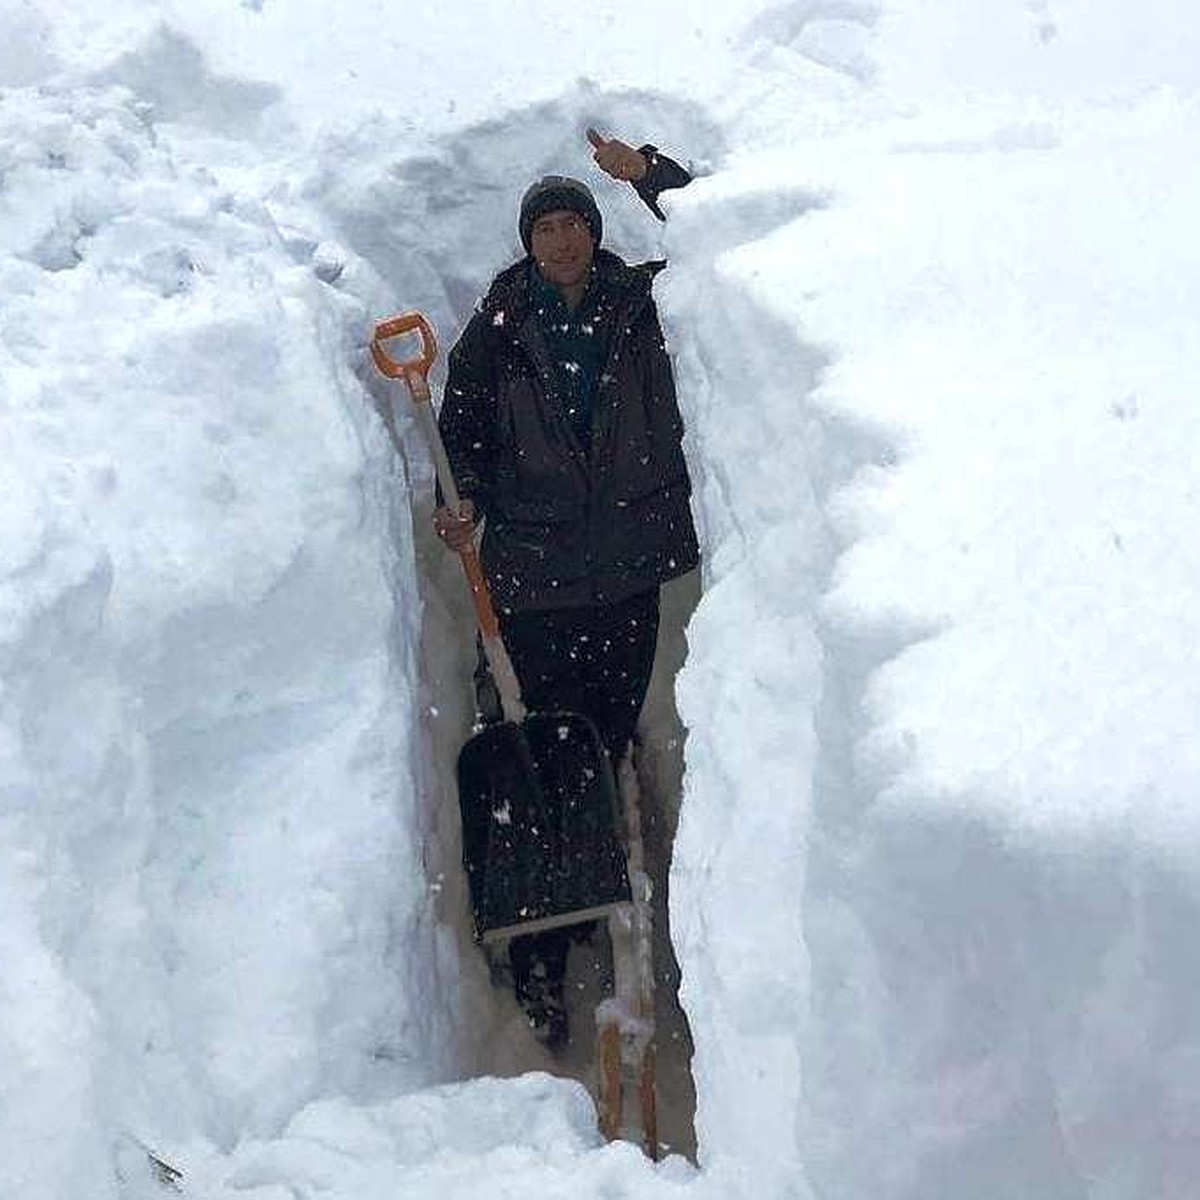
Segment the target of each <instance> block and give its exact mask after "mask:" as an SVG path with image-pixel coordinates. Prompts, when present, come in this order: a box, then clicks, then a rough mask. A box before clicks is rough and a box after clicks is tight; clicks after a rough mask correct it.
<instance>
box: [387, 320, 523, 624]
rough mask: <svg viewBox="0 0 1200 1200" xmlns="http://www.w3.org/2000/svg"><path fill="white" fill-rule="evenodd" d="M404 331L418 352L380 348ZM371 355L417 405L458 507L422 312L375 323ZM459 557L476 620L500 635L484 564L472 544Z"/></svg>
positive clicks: (432, 345) (433, 350) (432, 344)
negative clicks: (417, 340)
mask: <svg viewBox="0 0 1200 1200" xmlns="http://www.w3.org/2000/svg"><path fill="white" fill-rule="evenodd" d="M406 333H418V334H420V335H421V353H420V354H418V355H416V356H415V357H413V358H406V359H395V358H393V357H392V356H391V355H390V354H388V352H387V351H386V350H385V349H384V348H383V343H384V342H388V341H391V340H392V339H393V338H398V337H403V336H404V334H406ZM371 357H372V358H373V359H374V360H375V365H376V366H377V367H378V368H379V370H380V373H381V374H383V375H386V376H387V377H388V378H389V379H400V380H403V381H404V383H405V384H407V386H408V390H409V392H410V393H411V395H412V398H413V400H414V401H415V402H416V404H417V414H418V420H417V424H418V425H420V427H421V430H422V432H423V433H424V435H425V438H426V440H427V441H428V443H429V449H430V452H431V453H432V455H433V460H434V466H435V468H436V470H437V476H438V481H439V483H441V485H442V492H443V493H444V494H445V496H446V502H447V503H448V504H449V505H450V506H451V507H453V508H457V507H458V488H457V487H456V486H455V483H454V475H453V472H452V471H451V469H450V460H449V459H448V458H447V457H446V447H445V446H444V445H443V444H442V437H441V434H440V433H439V432H438V426H437V418H436V416H435V414H434V412H433V408H432V405H431V404H428V403H426V402H428V401H429V400H430V395H429V384H428V381H427V378H426V377H427V376H428V374H429V368H430V367H432V366H433V360H434V359H435V358H436V357H437V338H436V337H435V336H434V333H433V326H432V325H431V324H430V323H429V318H428V317H426V316H425V314H424V313H419V312H406V313H401V314H400V315H399V316H397V317H389V318H388V320H386V321H380V322H379V323H378V324H377V325H376V326H375V333H374V336H373V337H372V338H371ZM458 553H459V557H460V558H461V559H462V566H463V572H464V573H465V575H466V577H467V583H468V584H470V587H471V600H472V601H473V603H474V605H475V619H476V620H477V621H478V622H479V629H480V632H481V633H482V634H483V636H484V637H485V638H499V636H500V625H499V622H498V621H497V620H496V610H495V609H494V608H493V607H492V596H491V592H490V591H489V590H488V585H487V580H486V579H485V578H484V574H483V565H482V564H481V563H480V561H479V554H478V552H477V551H476V549H475V547H474V545H470V544H468V545H467V546H464V547H463V549H462V550H460V551H459V552H458Z"/></svg>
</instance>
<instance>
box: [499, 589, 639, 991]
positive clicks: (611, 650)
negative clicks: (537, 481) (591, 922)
mask: <svg viewBox="0 0 1200 1200" xmlns="http://www.w3.org/2000/svg"><path fill="white" fill-rule="evenodd" d="M500 631H501V633H502V635H503V637H504V644H505V646H506V647H507V649H508V654H509V657H510V658H511V659H512V663H513V668H514V670H515V671H516V673H517V679H518V680H520V683H521V695H522V698H523V699H524V701H525V706H526V708H529V709H532V710H536V711H540V712H546V711H560V712H577V713H583V715H584V716H586V717H590V718H591V719H592V721H594V722H595V724H596V728H597V729H598V730H599V731H600V738H601V740H602V741H603V742H604V745H605V748H606V749H607V750H608V754H609V758H610V759H611V760H612V764H613V768H614V770H615V769H616V765H617V763H618V762H619V761H620V759H621V758H622V756H623V755H624V754H625V751H626V749H627V748H628V746H629V742H630V740H631V739H632V738H633V733H634V730H635V729H636V727H637V720H638V714H639V713H640V712H641V710H642V702H643V701H644V700H645V698H646V689H647V688H648V687H649V686H650V674H651V671H652V670H653V668H654V649H655V644H656V642H657V640H658V589H657V588H655V589H653V590H652V591H648V592H640V593H639V594H638V595H636V596H632V597H631V598H630V599H628V600H623V601H621V602H620V603H619V604H614V605H605V606H603V607H589V608H564V609H551V610H546V611H539V612H528V613H513V614H510V615H508V616H504V617H501V619H500ZM571 932H572V931H571V929H569V928H567V929H551V930H548V931H547V932H545V933H535V934H531V935H528V936H526V937H517V938H513V939H512V941H511V942H510V943H509V958H510V961H511V962H512V966H513V976H514V979H515V981H516V991H517V998H518V999H519V1000H526V999H528V998H529V997H530V993H531V991H537V990H539V988H540V986H541V984H542V982H543V981H544V982H545V984H546V985H548V986H549V987H550V988H552V989H553V988H558V989H561V986H562V981H563V977H564V976H565V974H566V965H567V951H568V949H569V947H570V938H571ZM535 972H536V976H537V984H533V983H532V982H531V974H532V973H535Z"/></svg>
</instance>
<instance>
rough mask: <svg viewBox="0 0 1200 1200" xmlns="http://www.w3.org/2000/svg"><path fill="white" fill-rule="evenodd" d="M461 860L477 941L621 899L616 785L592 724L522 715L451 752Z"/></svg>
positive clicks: (575, 716) (603, 909)
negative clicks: (454, 754) (454, 762)
mask: <svg viewBox="0 0 1200 1200" xmlns="http://www.w3.org/2000/svg"><path fill="white" fill-rule="evenodd" d="M458 800H459V808H460V810H461V813H462V829H463V863H464V865H465V867H466V870H467V880H468V883H469V886H470V893H471V906H472V909H473V911H474V916H475V933H476V936H477V937H478V938H480V939H481V940H483V941H487V942H492V941H500V940H503V939H504V938H508V937H512V936H515V935H518V934H527V933H535V932H538V931H539V930H543V929H552V928H555V927H558V926H564V925H574V924H578V923H580V922H582V921H589V920H593V919H595V918H597V917H600V916H604V915H606V914H608V913H609V912H611V911H612V909H613V908H614V906H616V905H618V904H623V903H627V902H628V901H629V899H630V893H629V880H628V876H627V873H626V868H625V854H624V851H623V849H622V847H621V841H620V838H619V836H618V832H617V831H618V828H619V826H618V811H617V796H616V787H615V785H614V782H613V774H612V767H611V766H610V764H609V760H608V755H607V753H606V751H605V749H604V745H603V743H602V742H601V740H600V735H599V733H598V732H597V731H596V727H595V725H594V724H593V723H592V722H591V721H590V720H589V719H588V718H587V717H585V716H582V715H581V714H579V713H530V714H528V715H527V716H526V717H525V719H524V720H523V721H521V722H520V723H519V724H517V723H514V722H511V721H505V722H503V723H502V724H498V725H491V726H489V727H488V728H486V729H484V730H483V731H482V732H481V733H477V734H476V735H475V736H474V737H473V738H471V740H470V741H469V742H467V744H466V745H465V746H464V747H463V749H462V751H461V753H460V754H459V757H458Z"/></svg>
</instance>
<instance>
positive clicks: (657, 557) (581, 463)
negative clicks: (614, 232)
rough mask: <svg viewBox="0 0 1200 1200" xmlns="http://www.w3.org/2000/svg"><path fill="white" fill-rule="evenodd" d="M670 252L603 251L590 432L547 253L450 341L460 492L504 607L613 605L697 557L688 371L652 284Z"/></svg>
mask: <svg viewBox="0 0 1200 1200" xmlns="http://www.w3.org/2000/svg"><path fill="white" fill-rule="evenodd" d="M660 265H661V264H648V265H645V266H639V267H631V266H628V265H627V264H625V263H624V262H622V261H621V259H619V258H618V257H617V256H616V255H615V254H612V253H610V252H609V251H607V250H604V249H598V250H597V251H596V255H595V259H594V271H595V277H594V279H593V281H592V287H593V288H598V289H599V293H598V298H597V297H594V299H595V300H596V311H597V313H598V314H599V319H598V328H597V336H601V337H604V338H605V339H606V344H607V354H606V356H605V359H604V364H603V367H602V369H601V371H600V374H599V378H598V380H597V382H596V387H595V394H594V398H593V402H592V411H591V437H590V445H589V444H587V443H588V439H586V438H581V437H580V436H579V435H578V433H577V431H576V429H575V428H574V427H573V426H572V423H571V420H570V419H569V417H568V415H567V413H566V405H567V399H568V398H567V396H566V395H565V392H564V387H563V383H562V376H561V371H560V370H559V369H558V368H557V367H556V365H555V363H554V362H553V361H552V359H551V356H550V353H549V350H548V348H547V344H546V336H545V332H544V328H543V325H542V321H541V320H540V319H539V316H538V313H537V309H536V305H537V296H538V288H537V284H538V279H537V276H536V274H535V272H536V267H535V266H534V264H533V261H532V259H529V258H526V259H523V260H522V261H520V262H518V263H515V264H514V265H513V266H511V267H509V268H508V269H507V270H506V271H503V272H502V273H501V274H500V275H499V276H498V277H497V278H496V280H495V281H494V282H493V284H492V287H491V290H490V291H489V292H488V294H487V296H486V297H485V299H484V300H483V302H482V304H481V306H480V308H479V309H478V311H477V312H476V313H475V315H474V316H473V317H472V318H471V321H470V323H469V324H468V325H467V328H466V330H465V331H464V332H463V334H462V337H461V338H460V339H459V341H458V343H457V344H456V345H455V347H454V349H453V350H452V351H451V353H450V360H449V362H450V365H449V378H448V381H447V386H446V394H445V400H444V402H443V405H442V411H441V416H440V419H439V424H440V426H441V430H442V436H443V438H444V440H445V442H446V450H447V453H448V455H449V458H450V462H451V465H452V467H453V469H454V472H455V476H456V478H457V480H458V484H459V490H460V491H461V493H462V494H463V495H464V496H467V497H470V498H471V499H472V500H473V501H474V502H475V505H476V508H477V509H478V510H480V511H481V512H482V513H483V514H484V516H485V517H486V525H485V528H484V536H483V544H482V558H483V565H484V570H485V572H486V574H487V577H488V582H489V584H490V585H491V587H492V591H493V599H494V601H495V603H496V606H497V608H498V609H499V610H500V611H502V612H519V611H527V610H534V609H548V608H568V607H574V606H579V605H587V604H607V603H612V602H615V601H617V600H621V599H624V598H625V597H627V596H631V595H633V594H635V593H637V592H640V591H645V590H647V589H649V588H652V587H655V586H657V585H658V584H659V583H661V582H663V581H664V580H667V579H670V578H672V577H674V576H676V575H680V574H682V573H684V572H685V571H687V570H689V569H691V568H692V567H693V566H695V565H696V562H697V561H698V551H697V543H696V533H695V529H694V528H693V525H692V517H691V511H690V505H689V496H690V493H691V485H690V482H689V479H688V473H687V467H686V465H685V462H684V457H683V451H682V448H681V445H680V441H681V437H682V432H683V427H682V422H681V420H680V416H679V409H678V406H677V404H676V400H675V382H674V378H673V376H672V373H671V364H670V360H669V359H668V357H667V352H666V348H665V345H664V342H663V335H662V329H661V327H660V325H659V321H658V313H657V310H656V308H655V305H654V300H653V299H652V297H651V295H650V286H651V283H652V280H653V277H654V274H655V272H656V270H657V267H658V266H660Z"/></svg>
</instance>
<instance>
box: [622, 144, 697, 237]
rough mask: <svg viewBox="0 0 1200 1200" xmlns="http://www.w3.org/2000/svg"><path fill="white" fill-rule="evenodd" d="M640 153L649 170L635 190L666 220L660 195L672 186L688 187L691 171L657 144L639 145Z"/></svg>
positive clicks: (650, 208) (651, 208) (634, 187)
mask: <svg viewBox="0 0 1200 1200" xmlns="http://www.w3.org/2000/svg"><path fill="white" fill-rule="evenodd" d="M638 153H639V154H640V155H641V156H642V157H643V158H644V159H645V160H646V163H647V166H648V170H647V171H646V174H645V175H643V176H642V177H641V179H639V180H638V181H637V182H636V183H635V184H634V185H633V190H634V191H635V192H637V194H638V195H639V196H641V198H642V200H643V202H644V203H645V205H646V207H647V208H648V209H649V210H650V211H651V212H652V213H653V214H654V215H655V216H656V217H657V218H658V219H659V220H660V221H665V220H666V219H667V215H666V213H664V212H663V210H662V209H661V208H660V207H659V205H658V198H659V196H661V195H662V193H663V192H668V191H670V190H671V189H672V188H681V187H687V185H688V184H689V183H691V182H692V176H691V173H690V172H689V171H687V170H686V169H685V168H684V167H681V166H680V165H679V164H678V163H677V162H676V161H675V160H674V159H673V158H668V157H667V156H666V155H665V154H663V153H661V152H660V151H659V149H658V147H657V146H651V145H650V144H649V143H647V144H646V145H645V146H639V147H638Z"/></svg>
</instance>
